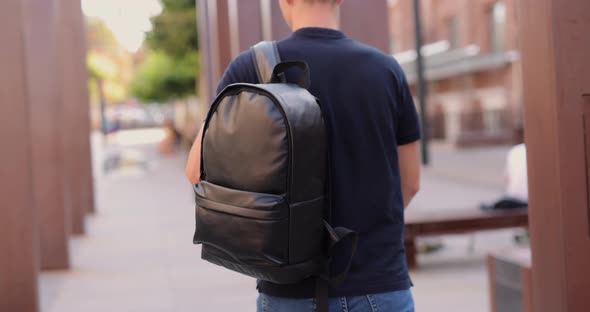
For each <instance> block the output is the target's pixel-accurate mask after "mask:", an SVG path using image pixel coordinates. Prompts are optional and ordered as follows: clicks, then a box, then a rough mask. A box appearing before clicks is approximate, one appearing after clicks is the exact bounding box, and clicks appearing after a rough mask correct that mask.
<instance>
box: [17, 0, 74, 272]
mask: <svg viewBox="0 0 590 312" xmlns="http://www.w3.org/2000/svg"><path fill="white" fill-rule="evenodd" d="M54 3H55V1H53V0H23V1H22V4H23V6H22V7H23V20H24V23H23V24H24V29H25V34H26V36H25V39H26V40H25V46H26V54H25V55H26V68H27V81H28V85H27V87H28V100H29V101H28V102H29V116H30V125H31V143H32V144H31V153H32V154H31V155H32V174H33V177H34V179H33V188H32V189H31V190H30V195H31V198H33V200H34V204H35V211H36V213H37V216H38V218H39V221H40V222H39V235H40V255H39V256H40V258H41V267H42V268H44V269H65V268H68V266H69V248H68V236H69V222H68V221H69V218H68V215H67V214H66V211H65V206H64V185H63V181H62V179H63V174H64V172H63V164H62V159H61V157H62V154H61V153H62V148H61V133H60V130H59V129H60V127H61V124H62V122H63V120H62V117H61V116H62V114H61V103H60V90H59V88H60V86H61V85H60V84H59V83H58V81H57V80H56V79H55V73H56V72H59V68H58V67H57V60H58V54H57V43H56V39H57V29H56V27H55V26H56V24H57V21H56V19H55V12H54Z"/></svg>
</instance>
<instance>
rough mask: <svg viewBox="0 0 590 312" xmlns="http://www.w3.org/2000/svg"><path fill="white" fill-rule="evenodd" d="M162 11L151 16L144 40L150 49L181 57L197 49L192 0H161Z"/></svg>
mask: <svg viewBox="0 0 590 312" xmlns="http://www.w3.org/2000/svg"><path fill="white" fill-rule="evenodd" d="M162 7H163V9H162V13H161V14H160V15H158V16H155V17H153V18H152V30H151V31H150V32H148V33H147V35H146V42H147V45H148V47H149V48H151V49H152V50H162V51H164V52H166V54H168V55H170V56H172V57H182V56H184V55H187V54H190V53H193V52H194V51H197V50H198V49H199V37H198V32H197V11H196V7H195V1H194V0H162Z"/></svg>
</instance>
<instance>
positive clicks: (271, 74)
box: [251, 41, 311, 89]
mask: <svg viewBox="0 0 590 312" xmlns="http://www.w3.org/2000/svg"><path fill="white" fill-rule="evenodd" d="M251 51H252V53H251V54H252V60H253V61H254V64H255V65H256V75H257V76H258V83H287V79H286V74H287V71H288V70H289V69H291V68H298V69H300V70H301V71H302V73H301V76H300V77H299V80H298V81H297V85H299V86H300V87H302V88H304V89H309V86H310V85H311V81H310V75H309V66H308V65H307V63H305V62H303V61H288V62H282V61H281V56H280V55H279V50H278V48H277V43H276V41H262V42H260V43H258V44H256V45H254V46H253V47H252V48H251Z"/></svg>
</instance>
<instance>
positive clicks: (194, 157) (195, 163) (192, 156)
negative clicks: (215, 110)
mask: <svg viewBox="0 0 590 312" xmlns="http://www.w3.org/2000/svg"><path fill="white" fill-rule="evenodd" d="M204 126H205V124H204V123H203V125H201V130H199V134H197V138H196V139H195V142H194V143H193V146H192V147H191V151H190V153H189V154H188V160H187V162H186V177H187V178H188V180H189V181H190V182H191V184H193V185H195V184H197V183H199V182H200V180H201V142H202V141H203V128H205V127H204Z"/></svg>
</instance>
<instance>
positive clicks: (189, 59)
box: [131, 51, 198, 103]
mask: <svg viewBox="0 0 590 312" xmlns="http://www.w3.org/2000/svg"><path fill="white" fill-rule="evenodd" d="M196 68H198V54H197V53H194V54H188V55H186V56H185V57H183V58H180V59H173V58H171V57H170V56H169V55H168V54H166V53H164V52H162V51H157V52H151V53H149V54H148V55H147V57H146V58H145V61H144V62H143V64H142V65H141V66H140V67H139V69H138V71H137V74H136V77H135V80H134V81H133V83H132V84H131V93H132V94H133V95H134V96H136V97H137V98H138V99H139V100H141V101H143V102H148V103H149V102H158V103H164V102H168V101H173V100H176V99H181V98H184V97H186V96H188V95H192V94H195V91H196V90H195V88H196V70H195V69H196Z"/></svg>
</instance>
